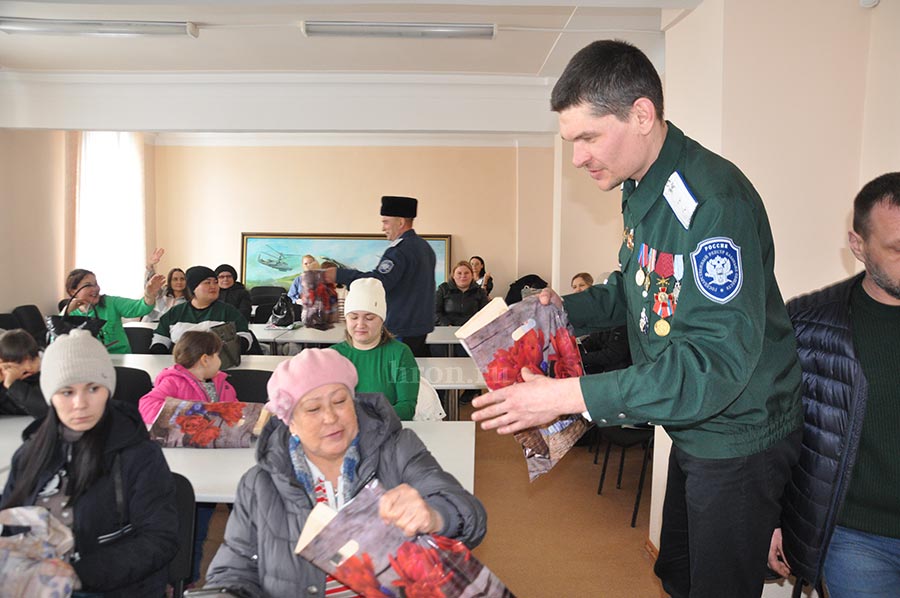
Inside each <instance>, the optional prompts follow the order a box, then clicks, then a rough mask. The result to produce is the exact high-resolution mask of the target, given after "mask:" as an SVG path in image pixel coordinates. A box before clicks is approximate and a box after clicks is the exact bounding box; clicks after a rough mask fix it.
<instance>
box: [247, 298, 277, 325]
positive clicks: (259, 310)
mask: <svg viewBox="0 0 900 598" xmlns="http://www.w3.org/2000/svg"><path fill="white" fill-rule="evenodd" d="M274 307H275V302H274V301H272V302H268V301H267V302H265V303H258V304H257V305H256V309H255V310H254V311H253V315H252V316H251V317H250V320H251V322H252V323H254V324H266V323H268V321H269V316H271V315H272V308H274Z"/></svg>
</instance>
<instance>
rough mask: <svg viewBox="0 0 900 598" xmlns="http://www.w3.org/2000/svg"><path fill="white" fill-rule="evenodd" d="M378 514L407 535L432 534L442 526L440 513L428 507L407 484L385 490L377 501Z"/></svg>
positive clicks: (442, 520) (442, 521)
mask: <svg viewBox="0 0 900 598" xmlns="http://www.w3.org/2000/svg"><path fill="white" fill-rule="evenodd" d="M378 514H379V515H380V516H381V519H382V520H383V521H384V522H385V523H391V524H393V525H396V526H397V527H399V528H400V529H402V530H403V533H404V534H405V535H407V536H409V537H412V536H415V535H416V534H434V533H437V532H439V531H441V530H442V529H443V528H444V519H443V517H441V514H440V513H438V512H437V511H435V510H434V509H432V508H431V507H429V506H428V503H426V502H425V501H424V500H423V499H422V496H421V495H420V494H419V492H418V491H417V490H416V489H415V488H413V487H412V486H410V485H409V484H400V485H399V486H397V487H396V488H391V489H390V490H388V491H387V492H385V493H384V496H382V497H381V501H380V502H379V503H378Z"/></svg>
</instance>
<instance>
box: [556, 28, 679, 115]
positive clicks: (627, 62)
mask: <svg viewBox="0 0 900 598" xmlns="http://www.w3.org/2000/svg"><path fill="white" fill-rule="evenodd" d="M638 98H647V99H648V100H650V101H651V102H653V105H654V106H655V107H656V117H657V118H658V119H659V120H662V118H663V91H662V82H661V81H660V79H659V73H657V72H656V69H655V68H654V67H653V63H652V62H650V59H649V58H647V55H646V54H644V53H643V52H641V51H640V50H639V49H637V48H636V47H635V46H633V45H631V44H629V43H628V42H623V41H619V40H600V41H596V42H594V43H592V44H590V45H588V46H586V47H584V48H582V49H581V50H580V51H579V52H578V53H577V54H575V56H573V57H572V60H570V61H569V64H568V66H566V70H565V71H563V74H562V75H561V76H560V78H559V81H557V82H556V85H555V86H553V93H552V94H551V96H550V107H551V109H552V110H553V111H554V112H562V111H563V110H565V109H567V108H571V107H573V106H578V105H579V104H588V105H589V106H591V109H592V111H593V113H594V115H595V116H606V115H607V114H612V115H613V116H615V117H616V118H618V119H619V120H622V121H624V120H626V119H627V118H628V114H629V113H630V112H631V107H632V105H634V102H635V100H637V99H638Z"/></svg>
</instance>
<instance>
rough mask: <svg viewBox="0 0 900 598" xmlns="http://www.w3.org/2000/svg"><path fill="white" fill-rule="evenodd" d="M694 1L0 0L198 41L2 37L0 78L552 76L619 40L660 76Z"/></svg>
mask: <svg viewBox="0 0 900 598" xmlns="http://www.w3.org/2000/svg"><path fill="white" fill-rule="evenodd" d="M699 1H700V0H693V1H692V0H646V1H644V0H613V1H603V0H594V1H586V2H580V3H578V4H573V3H571V2H559V1H555V0H543V1H537V2H535V1H529V0H509V1H507V0H493V1H491V2H478V1H469V2H457V1H453V0H444V1H443V2H441V3H434V2H405V1H403V0H395V2H393V3H391V4H384V3H375V2H368V1H366V0H357V1H356V2H353V3H350V2H342V1H332V2H328V3H325V2H322V0H319V2H318V3H313V2H305V1H302V0H268V1H267V2H253V1H249V0H244V1H231V0H220V1H212V0H183V1H181V2H177V3H175V2H155V1H152V0H151V1H148V0H143V1H136V2H127V1H125V2H121V1H120V2H105V1H102V0H99V1H94V2H91V1H87V2H69V1H65V0H63V1H50V2H0V17H3V16H5V17H32V18H67V19H112V20H160V21H166V20H178V21H183V20H187V21H192V22H194V23H196V24H197V25H198V27H199V29H200V34H199V37H198V38H196V39H194V38H191V37H188V36H186V35H185V36H183V37H181V36H178V37H170V36H165V37H153V38H149V37H143V38H136V37H131V38H99V37H78V36H50V35H23V34H16V35H13V34H5V33H0V69H2V70H5V71H7V72H9V71H13V72H24V71H53V72H60V71H63V72H72V71H80V72H97V71H120V72H121V71H126V72H143V71H163V72H179V71H201V72H234V73H240V72H245V73H246V72H274V73H278V72H288V73H298V72H299V73H324V72H328V73H360V72H365V73H433V74H465V75H520V76H532V77H557V76H558V75H559V74H560V72H561V71H562V69H563V68H564V67H565V65H566V63H567V61H568V60H569V58H570V57H571V56H572V55H573V54H574V53H575V52H576V51H577V50H578V49H580V48H581V47H583V46H584V45H586V44H587V43H589V42H591V41H593V40H595V39H601V38H618V39H626V40H629V41H631V42H632V43H634V44H636V45H638V46H639V47H641V48H642V49H643V50H644V51H645V52H646V53H647V54H648V55H649V56H650V57H651V59H652V60H654V62H655V63H656V64H657V66H658V68H660V70H663V60H662V59H663V56H662V52H663V41H664V40H663V33H662V28H663V26H664V24H665V23H666V22H668V21H669V20H670V19H671V18H673V17H675V16H676V15H677V14H678V12H679V9H690V8H693V7H694V6H696V5H697V4H699ZM670 9H674V10H670ZM307 19H319V20H375V21H404V22H461V23H491V24H496V25H497V28H498V32H497V35H496V37H495V38H494V39H493V40H446V39H443V40H441V39H438V40H435V39H428V40H421V39H358V38H354V39H341V38H315V39H310V38H306V37H304V35H303V34H302V33H301V31H300V29H299V26H298V24H299V22H300V21H303V20H307ZM513 28H522V29H524V30H521V29H520V30H514V29H513ZM538 29H541V30H543V31H537V30H538Z"/></svg>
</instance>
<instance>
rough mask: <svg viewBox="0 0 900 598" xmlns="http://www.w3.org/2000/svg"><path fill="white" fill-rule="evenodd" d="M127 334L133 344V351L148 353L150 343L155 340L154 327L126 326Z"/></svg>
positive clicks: (142, 353) (129, 342)
mask: <svg viewBox="0 0 900 598" xmlns="http://www.w3.org/2000/svg"><path fill="white" fill-rule="evenodd" d="M125 336H127V337H128V344H129V345H131V352H132V353H140V354H141V355H146V354H147V353H150V343H151V342H152V341H153V329H152V328H143V327H139V326H125Z"/></svg>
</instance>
